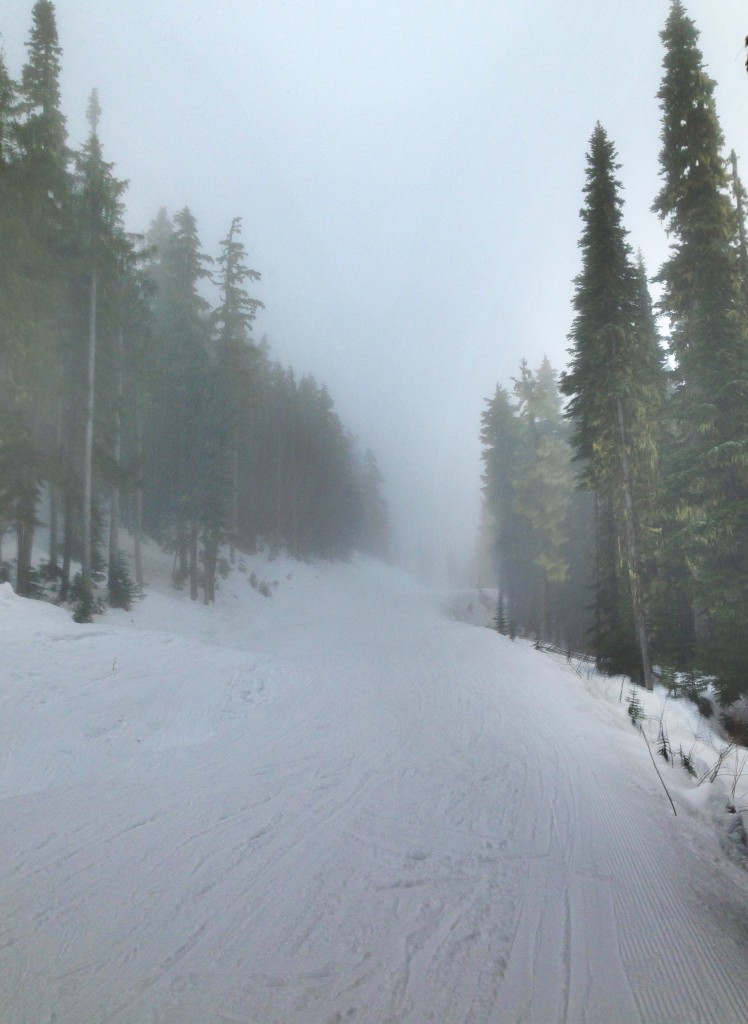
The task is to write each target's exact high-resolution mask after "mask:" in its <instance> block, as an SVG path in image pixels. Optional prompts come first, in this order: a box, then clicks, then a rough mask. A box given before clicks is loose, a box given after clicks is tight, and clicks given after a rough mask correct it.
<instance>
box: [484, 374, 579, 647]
mask: <svg viewBox="0 0 748 1024" xmlns="http://www.w3.org/2000/svg"><path fill="white" fill-rule="evenodd" d="M481 440H482V442H483V447H484V451H483V461H484V465H485V473H484V477H483V481H484V488H483V493H484V502H485V521H486V523H487V528H488V529H489V530H491V531H492V534H493V550H494V555H495V570H496V573H497V576H498V579H499V583H500V590H501V594H502V600H504V601H505V602H506V607H505V610H504V618H503V619H502V621H503V622H504V628H505V629H506V631H507V632H512V633H514V632H515V631H516V630H517V629H518V628H519V629H520V630H521V631H522V632H523V633H524V634H525V635H530V634H537V635H538V636H539V637H541V638H542V639H543V640H549V641H558V642H567V641H568V640H569V638H570V636H575V638H576V640H577V642H578V643H580V644H581V641H582V637H583V633H584V627H583V626H582V627H581V628H580V627H579V626H578V625H576V624H575V623H574V620H573V617H572V615H571V614H570V612H571V610H573V609H574V608H575V607H578V606H579V605H580V604H582V605H583V604H584V597H583V595H582V594H581V593H579V594H577V593H574V592H573V589H572V588H573V585H574V584H575V583H576V577H574V578H572V576H571V575H570V543H571V540H570V538H571V536H572V534H573V530H574V525H573V524H572V522H571V519H572V515H573V514H574V513H575V512H577V511H578V510H577V508H575V505H574V501H573V486H572V474H571V465H570V462H571V451H570V449H569V445H568V441H567V438H566V431H565V425H564V423H563V419H562V416H561V402H560V397H559V393H558V388H557V385H556V375H555V373H554V371H553V369H552V368H551V366H550V363H549V362H548V360H547V359H544V360H543V362H542V364H541V366H540V367H539V368H538V371H537V373H533V372H532V371H531V370H530V369H529V367H528V366H527V364H526V363H525V362H523V363H522V364H521V366H520V376H519V377H518V378H517V379H516V380H515V382H514V391H513V395H512V396H510V395H509V394H508V393H507V392H506V391H504V390H503V389H502V388H497V389H496V393H495V395H494V397H493V399H492V400H491V401H490V402H489V403H488V408H487V409H486V412H485V413H484V415H483V420H482V431H481Z"/></svg>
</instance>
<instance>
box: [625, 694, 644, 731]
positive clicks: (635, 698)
mask: <svg viewBox="0 0 748 1024" xmlns="http://www.w3.org/2000/svg"><path fill="white" fill-rule="evenodd" d="M626 712H627V714H628V716H629V718H630V719H631V723H632V725H635V726H636V727H637V728H638V727H639V726H640V724H641V723H642V722H643V721H644V718H645V714H644V706H643V705H642V702H641V697H640V696H639V693H638V691H637V690H634V689H631V690H629V695H628V700H627V701H626Z"/></svg>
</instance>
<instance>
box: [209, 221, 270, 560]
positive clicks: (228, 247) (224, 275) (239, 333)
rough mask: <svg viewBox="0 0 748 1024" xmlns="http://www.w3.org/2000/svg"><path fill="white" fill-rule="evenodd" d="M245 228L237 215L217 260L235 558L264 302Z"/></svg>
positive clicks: (217, 328)
mask: <svg viewBox="0 0 748 1024" xmlns="http://www.w3.org/2000/svg"><path fill="white" fill-rule="evenodd" d="M241 229H242V222H241V218H240V217H235V218H234V219H233V220H232V222H231V227H230V228H229V233H228V235H227V236H226V237H225V238H224V239H223V240H222V241H221V253H220V255H219V257H218V260H217V263H218V273H217V284H218V287H219V304H218V306H217V307H216V309H215V310H214V312H213V327H214V332H215V349H216V357H217V365H218V369H219V372H220V374H221V375H222V379H223V381H224V387H225V393H226V396H227V399H228V407H227V409H226V415H227V417H228V429H227V437H228V444H229V451H228V453H227V467H228V473H229V478H228V481H227V485H228V488H229V505H228V509H229V514H228V522H227V523H226V524H225V527H226V529H227V532H228V535H229V539H230V543H231V560H232V562H233V560H234V547H235V544H236V538H237V533H238V520H239V430H240V426H239V424H240V420H241V416H242V405H243V402H244V400H245V399H246V398H248V397H249V395H250V394H251V392H252V388H253V380H252V378H253V371H254V368H255V358H254V357H255V355H256V349H255V346H254V345H253V344H252V342H251V331H252V322H253V320H254V319H255V316H256V314H257V310H258V309H261V308H262V303H261V302H260V301H259V299H254V298H251V297H250V295H249V293H248V292H247V289H246V287H245V283H246V282H247V281H259V279H260V274H259V273H258V272H257V271H256V270H251V269H250V268H249V267H248V266H247V264H246V251H245V248H244V244H243V242H242V241H241Z"/></svg>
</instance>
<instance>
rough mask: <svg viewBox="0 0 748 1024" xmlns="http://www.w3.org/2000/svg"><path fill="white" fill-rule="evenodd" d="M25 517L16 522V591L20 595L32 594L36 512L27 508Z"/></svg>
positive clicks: (27, 595)
mask: <svg viewBox="0 0 748 1024" xmlns="http://www.w3.org/2000/svg"><path fill="white" fill-rule="evenodd" d="M24 511H25V513H26V514H25V515H24V517H23V519H20V520H19V521H18V523H17V524H16V540H17V561H16V593H17V594H18V595H19V597H29V596H30V594H31V549H32V547H33V543H34V513H33V509H32V510H31V515H30V517H29V514H28V509H25V510H24Z"/></svg>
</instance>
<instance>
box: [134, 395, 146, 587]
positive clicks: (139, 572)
mask: <svg viewBox="0 0 748 1024" xmlns="http://www.w3.org/2000/svg"><path fill="white" fill-rule="evenodd" d="M137 402H138V405H137V412H136V418H135V448H136V452H135V460H136V470H135V471H136V473H137V481H136V484H135V516H134V518H135V521H134V523H133V536H134V541H135V582H136V584H137V585H138V586H139V587H142V586H143V550H142V536H143V448H144V444H145V439H144V434H145V415H144V412H143V400H142V398H140V397H139V398H138V400H137Z"/></svg>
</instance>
